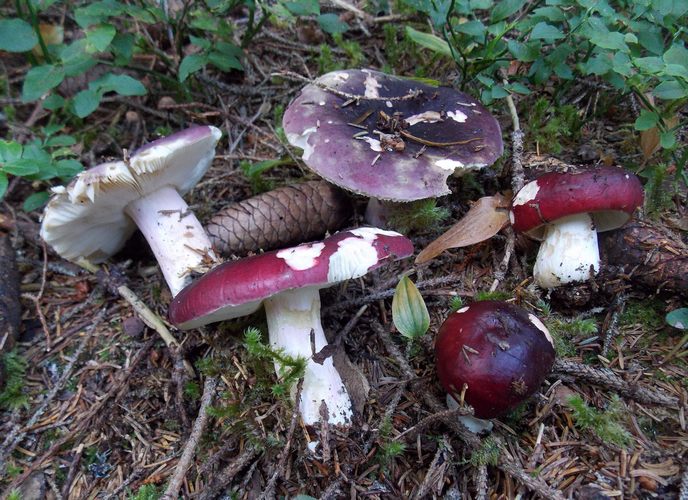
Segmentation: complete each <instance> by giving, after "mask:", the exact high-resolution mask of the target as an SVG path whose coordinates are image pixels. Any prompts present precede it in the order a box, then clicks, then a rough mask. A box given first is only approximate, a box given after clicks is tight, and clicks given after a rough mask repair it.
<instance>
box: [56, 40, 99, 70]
mask: <svg viewBox="0 0 688 500" xmlns="http://www.w3.org/2000/svg"><path fill="white" fill-rule="evenodd" d="M87 45H88V43H87V42H86V39H85V38H82V39H80V40H76V41H75V42H74V43H72V44H70V45H67V46H63V47H60V48H58V55H59V57H60V59H61V60H62V65H63V66H64V72H65V76H76V75H80V74H83V73H85V72H86V71H88V70H89V69H91V68H92V67H93V66H95V65H96V60H95V59H94V58H93V57H92V56H91V55H90V54H89V53H88V52H86V49H87Z"/></svg>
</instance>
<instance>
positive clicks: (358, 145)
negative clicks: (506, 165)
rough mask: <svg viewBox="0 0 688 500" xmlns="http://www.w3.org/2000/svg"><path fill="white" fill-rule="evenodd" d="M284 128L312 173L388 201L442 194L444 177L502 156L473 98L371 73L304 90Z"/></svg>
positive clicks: (326, 78)
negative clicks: (298, 148) (301, 152)
mask: <svg viewBox="0 0 688 500" xmlns="http://www.w3.org/2000/svg"><path fill="white" fill-rule="evenodd" d="M284 130H285V133H286V134H287V138H288V140H289V142H290V143H291V144H293V145H294V146H297V147H300V148H301V149H303V161H304V162H305V163H306V165H307V166H308V167H309V168H311V169H312V170H313V171H314V172H316V173H317V174H318V175H320V176H322V177H323V178H325V179H327V180H328V181H330V182H332V183H333V184H336V185H337V186H340V187H343V188H345V189H348V190H350V191H353V192H354V193H358V194H362V195H366V196H369V197H371V198H377V199H380V200H389V201H413V200H419V199H423V198H433V197H437V196H442V195H445V194H448V193H449V192H450V191H449V188H448V187H447V182H446V181H447V178H448V177H449V176H450V175H451V174H452V173H454V172H460V171H468V170H474V169H478V168H481V167H484V166H487V165H491V164H492V163H494V161H495V160H496V159H497V158H499V156H501V154H502V152H503V144H502V137H501V131H500V128H499V124H498V122H497V120H495V118H494V117H493V116H492V115H491V114H490V113H489V111H488V110H487V109H486V108H485V107H483V106H482V105H481V104H480V103H479V102H478V101H476V100H475V99H473V98H471V97H469V96H467V95H465V94H463V93H461V92H458V91H456V90H454V89H452V88H450V87H434V86H431V85H428V84H426V83H420V82H418V81H416V80H412V79H405V78H400V77H396V76H391V75H386V74H384V73H380V72H377V71H372V70H346V71H334V72H332V73H327V74H326V75H323V76H321V77H320V78H318V79H317V80H316V81H315V82H314V83H312V84H310V85H307V86H306V87H305V88H304V89H303V90H302V91H301V94H300V95H299V96H298V97H297V98H296V99H295V100H294V101H293V102H292V103H291V104H290V105H289V107H288V108H287V110H286V112H285V114H284ZM370 207H375V203H374V202H373V203H372V204H371V205H369V208H370ZM370 215H371V214H370V213H369V217H370Z"/></svg>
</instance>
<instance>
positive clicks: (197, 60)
mask: <svg viewBox="0 0 688 500" xmlns="http://www.w3.org/2000/svg"><path fill="white" fill-rule="evenodd" d="M206 64H208V56H206V55H204V54H189V55H188V56H184V59H182V62H181V64H180V65H179V76H178V78H179V81H180V82H183V81H185V80H186V79H187V78H188V77H189V75H190V74H191V73H195V72H196V71H198V70H199V69H201V68H202V67H203V66H205V65H206Z"/></svg>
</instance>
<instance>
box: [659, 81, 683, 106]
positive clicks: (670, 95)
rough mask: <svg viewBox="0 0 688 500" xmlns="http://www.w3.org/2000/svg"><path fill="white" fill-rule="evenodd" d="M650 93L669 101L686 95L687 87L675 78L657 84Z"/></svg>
mask: <svg viewBox="0 0 688 500" xmlns="http://www.w3.org/2000/svg"><path fill="white" fill-rule="evenodd" d="M652 93H653V94H654V95H655V96H656V97H658V98H660V99H664V100H667V101H671V100H674V99H681V98H682V97H685V96H686V95H688V89H686V88H684V87H683V86H682V85H681V84H680V83H679V82H677V81H676V80H666V81H663V82H662V83H660V84H659V85H657V86H656V87H655V88H654V90H653V91H652Z"/></svg>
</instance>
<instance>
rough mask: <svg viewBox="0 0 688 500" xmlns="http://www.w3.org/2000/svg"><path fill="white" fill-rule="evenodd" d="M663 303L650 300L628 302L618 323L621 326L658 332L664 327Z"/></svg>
mask: <svg viewBox="0 0 688 500" xmlns="http://www.w3.org/2000/svg"><path fill="white" fill-rule="evenodd" d="M664 308H665V304H664V302H663V301H660V300H656V299H651V300H643V301H638V302H628V303H627V304H626V308H625V309H624V311H623V313H621V317H620V318H619V323H620V324H621V325H640V326H641V327H642V328H643V329H648V330H658V329H660V328H663V327H664V324H665V320H664Z"/></svg>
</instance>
